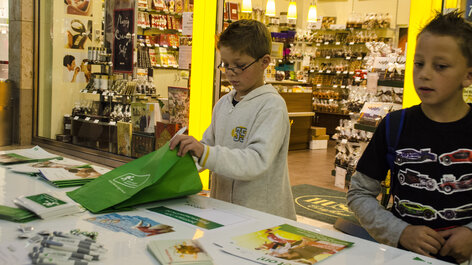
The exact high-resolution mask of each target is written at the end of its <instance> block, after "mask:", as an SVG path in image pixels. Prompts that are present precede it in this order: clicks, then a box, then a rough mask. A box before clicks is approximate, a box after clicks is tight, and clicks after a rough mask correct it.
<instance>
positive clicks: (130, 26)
mask: <svg viewBox="0 0 472 265" xmlns="http://www.w3.org/2000/svg"><path fill="white" fill-rule="evenodd" d="M113 26H114V31H113V33H114V34H113V36H114V37H113V71H114V72H117V73H132V72H133V49H134V43H133V38H134V37H133V36H134V9H132V8H130V9H117V10H115V11H114V13H113Z"/></svg>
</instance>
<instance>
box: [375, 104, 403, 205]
mask: <svg viewBox="0 0 472 265" xmlns="http://www.w3.org/2000/svg"><path fill="white" fill-rule="evenodd" d="M405 113H406V109H402V110H401V111H394V112H390V113H388V114H387V116H386V117H385V140H386V142H387V157H386V159H387V163H388V167H389V168H390V184H389V185H386V184H385V183H383V184H382V197H381V200H380V204H381V205H382V206H383V207H384V208H387V207H388V203H389V200H390V195H391V192H390V187H391V185H392V180H391V178H392V176H395V173H394V169H395V157H396V150H397V147H398V143H399V141H400V135H401V133H402V129H403V123H404V121H405Z"/></svg>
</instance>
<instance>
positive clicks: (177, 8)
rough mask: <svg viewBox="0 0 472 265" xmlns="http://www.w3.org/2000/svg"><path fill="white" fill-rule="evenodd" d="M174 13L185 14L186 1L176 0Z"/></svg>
mask: <svg viewBox="0 0 472 265" xmlns="http://www.w3.org/2000/svg"><path fill="white" fill-rule="evenodd" d="M174 12H175V13H182V12H184V0H175V1H174Z"/></svg>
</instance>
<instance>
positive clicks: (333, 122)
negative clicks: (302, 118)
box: [313, 112, 349, 135]
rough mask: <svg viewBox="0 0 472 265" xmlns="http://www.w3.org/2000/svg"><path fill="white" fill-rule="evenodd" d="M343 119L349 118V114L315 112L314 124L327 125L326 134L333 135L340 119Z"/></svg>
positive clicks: (318, 125)
mask: <svg viewBox="0 0 472 265" xmlns="http://www.w3.org/2000/svg"><path fill="white" fill-rule="evenodd" d="M342 119H349V115H346V114H339V113H331V112H315V118H314V121H313V125H314V126H317V127H325V128H326V134H329V135H333V134H334V133H335V132H336V127H337V126H338V125H339V121H340V120H342Z"/></svg>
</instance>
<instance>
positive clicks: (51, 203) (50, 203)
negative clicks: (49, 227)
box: [26, 193, 66, 208]
mask: <svg viewBox="0 0 472 265" xmlns="http://www.w3.org/2000/svg"><path fill="white" fill-rule="evenodd" d="M26 198H28V199H30V200H32V201H34V202H35V203H38V204H41V205H42V206H44V207H46V208H51V207H55V206H59V205H62V204H66V202H64V201H61V200H59V199H58V198H54V197H53V196H51V195H49V194H47V193H41V194H38V195H32V196H27V197H26Z"/></svg>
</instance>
